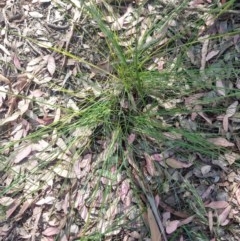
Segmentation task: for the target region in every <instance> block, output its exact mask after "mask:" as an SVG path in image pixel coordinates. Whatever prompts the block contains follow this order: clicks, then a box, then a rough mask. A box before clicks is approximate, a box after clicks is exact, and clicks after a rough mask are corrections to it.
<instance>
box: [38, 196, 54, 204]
mask: <svg viewBox="0 0 240 241" xmlns="http://www.w3.org/2000/svg"><path fill="white" fill-rule="evenodd" d="M54 200H55V197H50V196H47V197H45V198H42V199H40V200H39V201H38V202H36V205H40V206H41V205H44V204H53V201H54Z"/></svg>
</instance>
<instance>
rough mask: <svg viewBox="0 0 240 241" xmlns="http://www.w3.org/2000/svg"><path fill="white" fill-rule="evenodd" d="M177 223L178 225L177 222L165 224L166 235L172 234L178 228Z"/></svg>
mask: <svg viewBox="0 0 240 241" xmlns="http://www.w3.org/2000/svg"><path fill="white" fill-rule="evenodd" d="M179 223H180V221H179V220H174V221H169V222H167V226H166V233H167V234H171V233H173V232H174V231H175V230H176V229H177V228H178V225H179Z"/></svg>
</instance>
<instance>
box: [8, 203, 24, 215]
mask: <svg viewBox="0 0 240 241" xmlns="http://www.w3.org/2000/svg"><path fill="white" fill-rule="evenodd" d="M20 203H21V201H20V200H15V201H14V202H13V203H12V204H11V205H10V206H9V209H8V210H7V212H6V218H10V216H11V215H12V214H13V212H14V211H15V210H16V209H17V208H18V206H19V205H20Z"/></svg>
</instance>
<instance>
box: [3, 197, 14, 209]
mask: <svg viewBox="0 0 240 241" xmlns="http://www.w3.org/2000/svg"><path fill="white" fill-rule="evenodd" d="M12 203H14V199H13V198H11V197H1V198H0V204H1V205H2V206H4V207H8V206H10V205H11V204H12Z"/></svg>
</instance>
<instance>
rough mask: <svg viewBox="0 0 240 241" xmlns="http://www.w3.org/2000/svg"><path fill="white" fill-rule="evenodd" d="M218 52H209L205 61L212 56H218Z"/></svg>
mask: <svg viewBox="0 0 240 241" xmlns="http://www.w3.org/2000/svg"><path fill="white" fill-rule="evenodd" d="M219 52H220V50H212V51H211V52H209V53H208V54H207V56H206V61H209V60H210V59H212V58H213V57H214V56H216V55H218V53H219Z"/></svg>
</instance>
